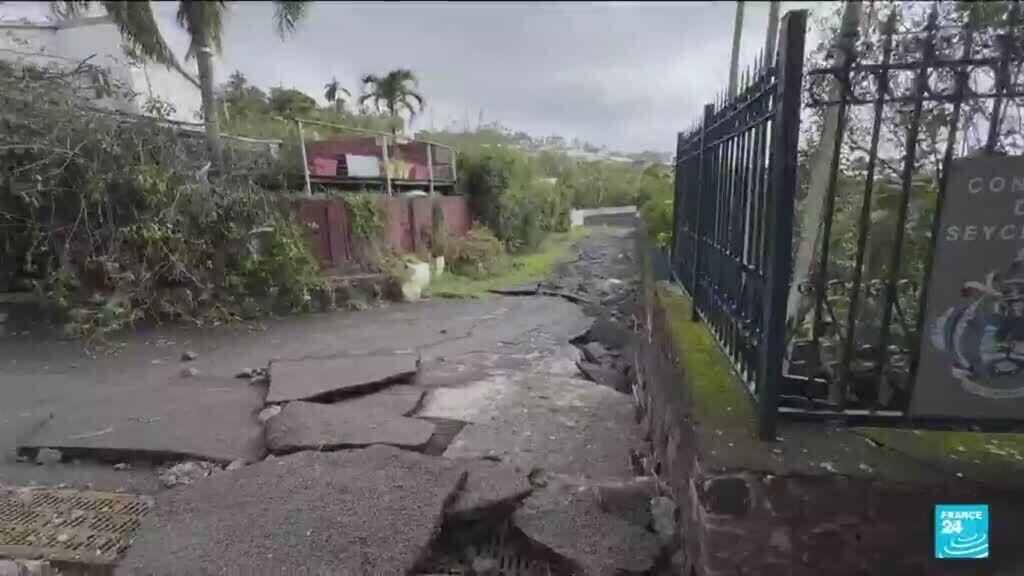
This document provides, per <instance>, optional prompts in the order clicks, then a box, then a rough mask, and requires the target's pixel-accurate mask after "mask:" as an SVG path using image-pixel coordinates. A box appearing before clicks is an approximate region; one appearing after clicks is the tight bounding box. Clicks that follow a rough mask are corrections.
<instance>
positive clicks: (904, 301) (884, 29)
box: [673, 2, 1024, 438]
mask: <svg viewBox="0 0 1024 576" xmlns="http://www.w3.org/2000/svg"><path fill="white" fill-rule="evenodd" d="M861 6H864V7H866V10H868V13H867V14H865V15H862V17H861V18H859V19H858V20H857V23H856V25H855V26H854V28H855V30H854V33H853V34H850V35H848V36H847V37H842V38H841V39H840V42H837V43H836V46H835V48H834V49H833V50H832V53H831V55H830V57H829V58H826V59H819V60H816V61H815V62H814V63H813V64H812V66H810V67H809V69H808V70H807V71H806V73H805V72H804V65H803V48H804V46H803V44H804V29H805V25H806V14H804V13H803V12H791V13H789V14H787V15H786V17H785V18H784V21H783V25H782V27H781V31H780V41H779V52H778V55H777V56H776V57H775V59H774V62H773V63H772V64H771V65H759V66H758V67H756V68H755V69H754V70H753V72H752V73H751V74H748V76H747V77H746V78H745V80H744V82H743V83H742V85H741V87H740V90H739V91H738V93H737V94H736V95H735V96H734V97H732V98H728V99H721V100H719V101H718V102H717V103H715V104H710V105H708V106H707V107H705V110H704V115H703V118H702V119H701V121H700V122H699V124H698V125H697V126H695V127H694V128H692V129H691V130H690V131H688V132H686V133H683V134H681V135H680V137H679V140H678V142H677V155H676V171H677V172H676V214H675V216H676V217H675V226H674V238H673V270H674V274H675V276H676V278H677V279H678V281H679V282H680V283H681V284H682V285H683V287H684V288H685V289H686V290H688V291H689V293H690V294H691V296H692V298H693V301H694V311H695V315H697V316H699V317H700V318H701V319H703V320H704V321H705V322H706V323H707V324H708V325H709V327H710V328H711V330H712V332H713V333H714V334H715V336H716V338H717V339H718V341H719V344H720V345H721V346H722V348H723V350H724V351H725V352H726V354H727V355H728V356H729V357H730V359H731V360H732V362H733V364H734V366H735V368H736V370H737V372H738V373H739V375H740V376H741V377H742V378H743V380H744V381H745V382H746V384H747V386H748V388H749V389H750V391H751V393H752V394H753V395H754V397H755V399H756V400H757V403H758V407H759V416H760V429H761V434H762V436H763V437H766V438H771V437H774V422H775V417H776V414H777V413H778V412H786V413H800V414H810V415H832V416H835V415H842V416H845V417H856V418H864V419H870V420H877V419H885V418H890V419H900V420H904V419H905V418H906V415H907V410H908V406H909V405H910V401H911V398H912V394H913V386H912V383H913V381H914V376H915V373H916V370H917V368H918V366H917V362H918V358H919V352H920V350H919V344H918V342H919V341H920V336H921V332H922V318H923V312H924V305H925V302H926V300H927V279H928V276H929V270H930V266H931V262H932V259H933V253H934V248H935V237H936V232H937V230H936V226H937V223H938V211H939V209H940V207H941V206H942V195H943V194H944V193H945V185H946V178H947V175H948V172H949V167H950V163H951V162H952V160H953V159H954V158H957V157H961V156H968V155H972V154H975V153H985V154H999V153H1003V154H1006V153H1009V154H1021V151H1022V150H1024V104H1022V97H1024V86H1022V82H1024V64H1022V62H1024V60H1022V52H1024V34H1021V30H1022V28H1024V26H1022V19H1021V9H1020V6H1019V4H1018V3H1017V2H1003V3H952V2H950V3H930V4H925V3H921V4H916V3H886V4H879V6H881V7H880V8H878V9H877V10H878V11H876V7H875V6H876V4H875V3H870V4H868V3H864V4H863V5H861ZM862 9H863V8H862ZM881 11H887V12H886V13H881ZM812 57H813V56H812ZM802 82H803V83H804V86H801V84H802ZM805 96H806V98H805ZM801 120H803V122H802V125H803V127H804V128H805V131H804V133H803V134H801V133H800V128H799V127H800V125H801Z"/></svg>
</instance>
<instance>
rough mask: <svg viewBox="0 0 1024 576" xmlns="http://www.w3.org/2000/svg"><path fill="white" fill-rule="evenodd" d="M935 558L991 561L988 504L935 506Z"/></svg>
mask: <svg viewBox="0 0 1024 576" xmlns="http://www.w3.org/2000/svg"><path fill="white" fill-rule="evenodd" d="M935 557H936V558H988V505H987V504H938V505H936V506H935Z"/></svg>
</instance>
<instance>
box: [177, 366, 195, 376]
mask: <svg viewBox="0 0 1024 576" xmlns="http://www.w3.org/2000/svg"><path fill="white" fill-rule="evenodd" d="M198 375H199V370H198V369H196V368H193V367H192V366H189V367H188V368H182V370H181V377H182V378H193V377H195V376H198Z"/></svg>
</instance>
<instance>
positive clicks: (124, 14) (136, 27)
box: [51, 0, 308, 168]
mask: <svg viewBox="0 0 1024 576" xmlns="http://www.w3.org/2000/svg"><path fill="white" fill-rule="evenodd" d="M91 4H100V5H101V6H103V9H104V10H105V11H106V12H107V15H109V16H110V18H111V19H112V20H113V21H114V23H115V24H117V27H118V29H119V30H120V32H121V37H122V39H123V40H124V42H125V44H126V45H128V47H129V49H130V50H131V51H132V52H133V53H134V54H136V55H138V56H143V57H146V58H149V59H151V60H153V61H154V62H158V63H160V64H164V65H166V66H167V67H169V68H173V69H175V70H177V71H179V72H181V74H182V75H184V76H185V77H186V78H188V79H189V80H191V81H192V82H193V83H196V85H197V86H198V87H199V89H200V92H201V93H202V99H203V114H204V120H205V122H206V138H207V145H208V146H209V148H210V153H211V160H212V161H213V163H214V165H215V166H216V167H218V168H223V167H224V150H223V147H222V144H221V138H220V132H221V127H220V117H219V116H220V113H219V110H218V109H217V101H216V98H215V96H214V91H213V54H214V52H220V50H221V42H220V40H221V33H222V25H223V21H224V16H225V12H226V11H227V9H228V3H227V2H185V1H182V2H180V3H179V4H178V14H177V20H178V25H180V26H181V27H182V28H184V29H185V30H186V31H187V32H188V35H189V39H190V44H189V48H188V54H187V55H186V57H187V58H195V59H196V70H197V72H198V73H199V81H198V82H196V81H195V80H193V79H192V76H190V75H189V74H188V73H187V72H185V70H184V69H183V68H182V67H181V64H179V63H178V60H177V58H175V57H174V52H172V51H171V49H170V48H169V47H168V46H167V43H166V42H164V39H163V35H162V34H161V33H160V28H159V26H157V21H156V18H155V17H154V16H153V8H152V2H148V1H147V2H142V1H139V2H92V1H89V0H73V1H72V0H62V1H57V2H51V6H52V9H53V11H54V13H56V14H57V15H58V16H62V17H71V16H75V15H80V14H82V13H85V12H86V11H87V10H88V9H89V7H90V5H91ZM273 4H274V21H275V23H276V24H277V30H278V33H279V35H280V36H281V38H284V37H286V36H287V35H288V34H290V33H292V32H294V31H295V27H296V25H297V23H298V21H299V20H301V19H302V17H303V16H304V15H305V13H306V8H307V4H308V3H307V2H303V1H294V0H291V1H284V0H274V2H273Z"/></svg>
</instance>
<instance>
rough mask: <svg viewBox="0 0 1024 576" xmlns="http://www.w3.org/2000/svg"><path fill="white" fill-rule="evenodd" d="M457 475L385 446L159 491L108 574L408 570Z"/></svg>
mask: <svg viewBox="0 0 1024 576" xmlns="http://www.w3.org/2000/svg"><path fill="white" fill-rule="evenodd" d="M465 476H466V474H465V471H464V470H461V469H459V468H458V467H457V466H454V465H452V463H451V462H449V461H447V460H445V459H441V458H430V457H428V456H423V455H420V454H413V453H409V452H404V451H401V450H398V449H395V448H391V447H387V446H373V447H371V448H367V449H365V450H355V451H346V452H339V453H320V452H303V453H300V454H294V455H292V456H287V457H284V458H275V459H273V460H268V461H264V462H260V463H258V464H254V465H251V466H247V467H245V468H242V469H239V470H234V471H229V472H222V473H219V474H217V475H215V476H213V477H211V478H208V479H205V480H203V481H201V482H197V483H196V484H193V485H192V486H190V487H189V488H188V489H187V490H171V491H168V492H166V493H164V494H162V495H160V496H159V497H158V498H157V505H156V507H155V509H154V510H153V511H152V512H150V514H149V515H148V516H147V517H146V518H145V519H144V521H143V524H142V527H141V528H140V529H139V531H138V533H137V534H138V536H137V538H136V540H135V543H134V545H133V546H132V547H131V548H130V549H129V550H128V552H127V554H126V555H125V558H124V559H123V560H122V561H121V562H120V564H119V565H118V567H117V570H116V574H268V573H279V574H280V573H293V572H296V571H301V572H308V573H310V574H407V573H410V572H411V571H412V570H413V569H414V568H415V567H416V566H417V564H418V563H419V562H420V561H421V559H422V558H423V557H424V556H425V554H426V552H427V550H428V547H429V546H430V544H431V542H432V540H433V538H434V536H435V535H436V534H437V532H438V531H439V530H440V527H441V522H442V520H443V515H444V508H445V505H446V504H447V503H448V502H450V500H451V498H452V497H453V495H454V494H455V493H456V492H457V491H458V489H459V488H460V487H461V485H462V484H463V482H464V480H465Z"/></svg>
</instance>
